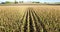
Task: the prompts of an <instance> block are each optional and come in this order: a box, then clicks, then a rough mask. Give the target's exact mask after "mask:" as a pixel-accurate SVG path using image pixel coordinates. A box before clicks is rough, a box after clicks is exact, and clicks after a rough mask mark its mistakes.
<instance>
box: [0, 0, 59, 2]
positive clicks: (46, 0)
mask: <svg viewBox="0 0 60 32" xmlns="http://www.w3.org/2000/svg"><path fill="white" fill-rule="evenodd" d="M5 1H10V2H14V1H15V0H0V2H5ZM16 1H24V2H28V1H39V2H60V0H16Z"/></svg>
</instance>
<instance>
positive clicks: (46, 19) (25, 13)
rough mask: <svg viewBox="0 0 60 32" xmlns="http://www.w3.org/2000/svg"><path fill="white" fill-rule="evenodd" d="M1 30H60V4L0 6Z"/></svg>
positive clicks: (8, 31) (0, 31)
mask: <svg viewBox="0 0 60 32" xmlns="http://www.w3.org/2000/svg"><path fill="white" fill-rule="evenodd" d="M0 32H60V6H0Z"/></svg>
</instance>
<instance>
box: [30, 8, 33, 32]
mask: <svg viewBox="0 0 60 32" xmlns="http://www.w3.org/2000/svg"><path fill="white" fill-rule="evenodd" d="M29 21H30V32H34V28H33V25H32V17H31V10H30V8H29Z"/></svg>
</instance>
